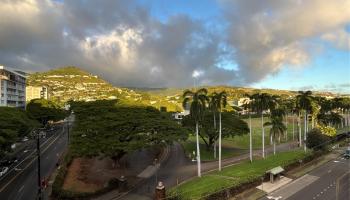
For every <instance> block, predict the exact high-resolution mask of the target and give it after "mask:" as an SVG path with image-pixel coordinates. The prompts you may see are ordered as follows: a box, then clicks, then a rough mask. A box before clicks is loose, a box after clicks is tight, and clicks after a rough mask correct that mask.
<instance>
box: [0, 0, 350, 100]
mask: <svg viewBox="0 0 350 200" xmlns="http://www.w3.org/2000/svg"><path fill="white" fill-rule="evenodd" d="M348 8H350V0H332V1H329V0H284V1H277V0H250V1H246V0H177V1H168V0H128V1H122V0H120V1H116V0H99V1H97V0H90V1H88V0H74V1H67V0H0V27H1V28H0V64H2V65H5V66H9V67H14V68H19V69H22V70H24V71H27V72H35V71H45V70H48V69H52V68H56V67H61V66H77V67H80V68H82V69H85V70H88V71H90V72H91V73H94V74H97V75H99V76H101V77H102V78H103V79H105V80H107V81H109V82H111V83H112V84H114V85H116V86H123V87H153V88H155V87H156V88H160V87H189V86H193V84H194V82H196V84H197V85H232V86H245V87H255V88H274V89H289V90H320V91H331V92H335V93H350V10H349V9H348Z"/></svg>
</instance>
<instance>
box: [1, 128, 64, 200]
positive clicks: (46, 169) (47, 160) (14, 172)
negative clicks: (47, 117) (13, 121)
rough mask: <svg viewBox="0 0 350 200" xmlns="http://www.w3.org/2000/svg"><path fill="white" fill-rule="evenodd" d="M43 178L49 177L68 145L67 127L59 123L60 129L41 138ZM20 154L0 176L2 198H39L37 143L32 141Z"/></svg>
mask: <svg viewBox="0 0 350 200" xmlns="http://www.w3.org/2000/svg"><path fill="white" fill-rule="evenodd" d="M40 144H41V145H40V148H41V165H40V166H41V178H42V179H43V178H47V177H49V176H50V174H51V173H52V172H53V171H54V170H55V168H56V163H57V161H58V159H59V156H60V155H61V153H62V152H63V151H64V149H65V148H66V147H67V127H66V125H58V130H56V131H53V132H52V133H49V134H47V137H46V138H44V139H41V141H40ZM26 150H28V151H25V152H24V151H23V153H20V155H18V162H17V163H14V164H13V165H11V166H10V169H9V171H8V172H7V173H6V174H5V175H4V176H2V177H1V178H0V199H1V200H2V199H4V200H5V199H10V200H22V199H23V200H32V199H36V198H37V193H38V183H37V181H38V176H37V154H36V143H35V142H30V141H29V144H28V146H27V148H26Z"/></svg>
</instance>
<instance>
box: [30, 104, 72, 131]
mask: <svg viewBox="0 0 350 200" xmlns="http://www.w3.org/2000/svg"><path fill="white" fill-rule="evenodd" d="M26 110H27V113H28V114H29V116H31V117H32V118H34V119H36V120H38V121H39V122H40V123H42V124H43V125H45V124H46V123H47V122H48V121H50V120H52V121H59V120H62V119H64V118H65V117H66V116H67V112H66V111H64V110H63V109H61V108H60V107H59V106H58V105H57V104H56V103H54V102H53V101H49V100H46V99H33V100H31V101H30V102H29V103H28V104H27V107H26Z"/></svg>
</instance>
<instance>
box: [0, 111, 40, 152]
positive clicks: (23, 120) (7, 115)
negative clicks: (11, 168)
mask: <svg viewBox="0 0 350 200" xmlns="http://www.w3.org/2000/svg"><path fill="white" fill-rule="evenodd" d="M38 125H39V123H38V122H36V121H35V120H32V119H30V118H29V117H28V116H27V113H26V112H25V111H23V110H21V109H17V108H9V107H0V155H2V154H3V153H5V152H6V151H9V150H10V147H11V145H12V144H13V143H14V142H16V141H17V140H18V139H19V138H21V137H24V136H26V135H27V134H28V133H30V131H31V130H32V129H33V128H34V127H36V126H38Z"/></svg>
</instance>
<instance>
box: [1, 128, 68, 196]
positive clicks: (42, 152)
mask: <svg viewBox="0 0 350 200" xmlns="http://www.w3.org/2000/svg"><path fill="white" fill-rule="evenodd" d="M60 136H61V135H58V136H57V137H56V138H55V139H54V140H53V141H52V142H51V143H50V144H49V145H48V146H47V147H46V148H45V149H44V150H42V151H41V154H40V155H43V154H44V153H45V152H46V150H47V149H49V148H50V147H51V145H52V144H53V143H54V142H55V141H56V140H57V139H58V138H59V137H60ZM35 160H36V158H34V159H33V160H31V161H30V162H29V163H28V165H26V166H25V167H24V168H23V170H22V171H19V172H18V174H16V175H15V176H14V177H13V178H12V179H10V181H9V182H7V183H6V185H4V186H3V187H2V188H1V189H0V192H2V191H3V190H4V189H5V188H6V187H7V186H8V185H9V184H10V183H12V181H14V180H15V179H16V178H17V177H18V176H19V175H20V174H22V172H23V171H24V170H26V169H27V168H28V167H29V166H30V165H31V164H32V163H33V162H34V161H35Z"/></svg>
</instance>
